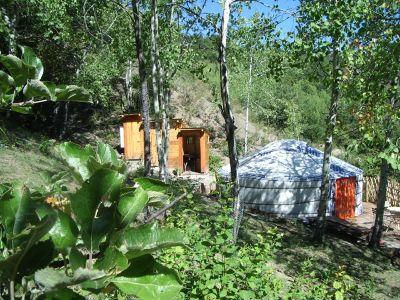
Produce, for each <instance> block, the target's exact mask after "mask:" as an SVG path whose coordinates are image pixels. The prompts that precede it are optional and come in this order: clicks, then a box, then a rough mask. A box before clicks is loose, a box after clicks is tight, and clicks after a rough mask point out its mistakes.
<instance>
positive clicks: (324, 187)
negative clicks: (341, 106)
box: [313, 44, 339, 243]
mask: <svg viewBox="0 0 400 300" xmlns="http://www.w3.org/2000/svg"><path fill="white" fill-rule="evenodd" d="M338 77H339V50H338V46H337V45H336V44H334V48H333V53H332V85H331V105H330V111H329V117H328V119H327V126H326V135H325V147H324V158H323V164H322V184H321V198H320V201H319V207H318V217H317V220H316V226H315V228H314V237H313V238H314V241H316V242H318V243H321V242H322V239H323V235H324V232H325V225H326V208H327V203H328V199H329V175H330V167H331V157H332V145H333V133H334V130H335V126H336V116H337V106H338V101H339V78H338Z"/></svg>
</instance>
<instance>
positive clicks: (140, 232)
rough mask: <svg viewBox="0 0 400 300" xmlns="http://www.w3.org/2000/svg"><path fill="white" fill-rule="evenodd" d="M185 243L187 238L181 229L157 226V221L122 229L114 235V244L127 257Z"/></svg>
mask: <svg viewBox="0 0 400 300" xmlns="http://www.w3.org/2000/svg"><path fill="white" fill-rule="evenodd" d="M185 243H187V240H186V238H185V236H184V235H183V233H182V232H181V231H179V230H177V229H176V228H159V227H158V226H157V223H154V224H149V225H142V226H139V227H136V228H128V229H124V230H122V231H119V232H118V233H117V234H116V236H115V245H116V246H117V247H118V248H119V250H120V251H121V252H122V253H124V254H125V255H126V257H128V259H129V258H134V257H138V256H141V255H143V254H145V253H151V252H154V251H156V250H159V249H163V248H170V247H173V246H181V245H184V244H185Z"/></svg>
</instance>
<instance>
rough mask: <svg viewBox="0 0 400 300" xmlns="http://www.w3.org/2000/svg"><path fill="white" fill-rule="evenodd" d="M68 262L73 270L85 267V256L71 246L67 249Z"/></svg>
mask: <svg viewBox="0 0 400 300" xmlns="http://www.w3.org/2000/svg"><path fill="white" fill-rule="evenodd" d="M69 263H70V265H71V267H72V269H73V270H77V269H79V268H85V267H86V256H85V255H83V254H82V253H81V252H80V251H79V250H78V249H77V248H76V247H72V248H71V250H70V251H69Z"/></svg>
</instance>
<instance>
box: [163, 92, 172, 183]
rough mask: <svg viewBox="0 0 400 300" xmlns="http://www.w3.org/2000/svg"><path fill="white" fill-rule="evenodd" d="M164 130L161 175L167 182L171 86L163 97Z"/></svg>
mask: <svg viewBox="0 0 400 300" xmlns="http://www.w3.org/2000/svg"><path fill="white" fill-rule="evenodd" d="M163 99H164V101H163V123H162V124H163V128H162V137H163V145H162V147H163V157H162V160H163V167H164V168H163V169H162V173H161V177H162V179H163V180H164V181H165V182H167V181H168V172H167V166H168V152H169V129H170V122H169V116H170V114H169V100H170V99H171V89H170V87H169V86H167V87H165V88H164V97H163Z"/></svg>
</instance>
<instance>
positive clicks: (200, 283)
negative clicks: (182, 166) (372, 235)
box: [160, 193, 373, 300]
mask: <svg viewBox="0 0 400 300" xmlns="http://www.w3.org/2000/svg"><path fill="white" fill-rule="evenodd" d="M231 207H232V200H231V199H230V198H228V197H227V195H226V194H224V193H219V194H218V195H216V197H215V198H213V199H212V200H210V199H209V198H205V197H200V196H196V195H195V196H194V197H193V198H190V199H187V200H185V202H182V203H181V204H180V205H179V206H177V207H176V208H175V209H174V211H172V213H171V215H170V216H169V217H168V218H167V220H166V225H167V226H168V227H173V228H179V229H182V230H184V231H185V233H186V235H187V237H188V238H189V245H190V250H185V249H183V248H182V249H178V250H177V249H174V250H172V249H171V250H167V251H165V252H164V253H163V254H162V255H161V256H160V260H161V261H162V262H163V263H164V264H166V265H167V266H169V267H174V269H175V270H177V271H178V272H179V273H180V274H181V279H182V282H183V289H182V291H181V296H182V298H183V299H288V300H289V299H293V300H294V299H296V300H297V299H301V300H302V299H304V300H306V299H310V300H311V299H321V300H322V299H335V300H340V299H371V297H372V296H371V294H372V288H373V287H372V286H369V287H368V288H366V287H365V286H362V287H360V286H359V284H357V282H356V281H355V279H353V278H352V277H351V276H350V275H349V274H348V273H347V272H346V269H345V268H344V267H343V266H337V267H336V268H328V267H327V268H326V271H325V272H317V271H316V270H317V268H316V264H317V262H316V261H313V260H312V259H309V260H306V261H304V262H303V265H302V268H301V270H300V272H298V273H297V274H296V275H294V276H293V278H292V280H285V279H283V278H282V277H279V276H278V275H277V273H276V272H275V270H274V268H273V267H272V266H271V264H269V262H271V261H272V259H273V257H274V256H276V255H279V253H280V251H281V250H282V247H283V243H282V239H283V233H281V231H279V229H278V228H277V227H274V226H269V227H268V228H266V229H265V230H258V229H254V228H250V227H246V225H245V224H244V225H243V226H242V227H241V231H242V232H245V234H242V238H241V239H239V240H238V242H237V243H236V244H234V243H233V242H232V240H233V236H232V227H233V220H232V217H231V216H232V208H231Z"/></svg>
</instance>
